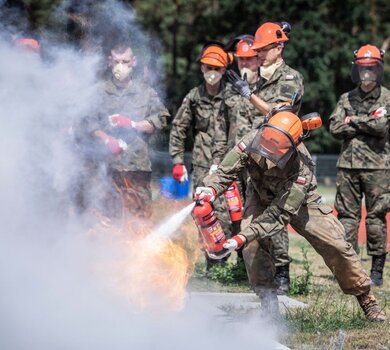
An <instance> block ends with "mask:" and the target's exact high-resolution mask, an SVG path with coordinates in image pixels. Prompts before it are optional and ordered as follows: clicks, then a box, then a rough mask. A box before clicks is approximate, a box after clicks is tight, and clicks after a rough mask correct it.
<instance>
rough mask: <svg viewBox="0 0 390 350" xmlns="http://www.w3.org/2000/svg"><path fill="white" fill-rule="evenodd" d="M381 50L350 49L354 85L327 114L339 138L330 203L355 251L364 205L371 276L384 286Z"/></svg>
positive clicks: (385, 122) (389, 158) (386, 98)
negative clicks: (334, 199)
mask: <svg viewBox="0 0 390 350" xmlns="http://www.w3.org/2000/svg"><path fill="white" fill-rule="evenodd" d="M382 78H383V51H381V50H379V49H378V48H377V47H375V46H372V45H364V46H362V47H361V48H360V49H359V50H357V51H356V52H355V57H354V60H353V64H352V81H353V82H354V83H356V84H357V87H356V88H355V89H354V90H352V91H349V92H347V93H345V94H343V95H342V96H341V97H340V100H339V101H338V103H337V106H336V109H335V110H334V111H333V113H332V115H331V117H330V132H331V133H332V135H333V136H334V137H336V138H337V139H341V140H342V141H343V144H342V148H341V153H340V158H339V160H338V163H337V180H336V185H337V193H336V201H335V207H336V210H337V212H338V218H339V220H340V221H341V223H342V224H343V225H344V228H345V232H346V238H347V241H348V242H350V243H351V244H352V246H353V247H354V249H355V250H356V252H359V247H358V229H359V224H360V220H361V205H362V200H363V195H364V201H365V206H366V209H367V217H366V233H367V253H368V255H370V256H372V268H371V279H372V282H373V284H374V285H377V286H380V285H382V284H383V268H384V265H385V260H386V254H387V252H386V242H387V226H386V213H387V205H386V203H385V201H384V196H383V195H384V194H385V193H387V192H388V188H389V175H390V172H389V169H390V154H389V148H388V143H389V127H390V120H389V117H390V91H389V90H387V89H386V88H385V87H383V86H381V85H380V84H381V80H382Z"/></svg>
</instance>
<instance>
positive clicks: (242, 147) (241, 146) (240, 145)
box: [238, 141, 246, 152]
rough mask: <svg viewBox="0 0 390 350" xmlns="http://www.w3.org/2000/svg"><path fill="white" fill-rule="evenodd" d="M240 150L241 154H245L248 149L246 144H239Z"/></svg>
mask: <svg viewBox="0 0 390 350" xmlns="http://www.w3.org/2000/svg"><path fill="white" fill-rule="evenodd" d="M238 148H239V149H240V151H241V152H244V150H245V148H246V144H245V143H244V142H243V141H241V142H240V143H239V144H238Z"/></svg>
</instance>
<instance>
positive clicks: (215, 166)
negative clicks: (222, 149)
mask: <svg viewBox="0 0 390 350" xmlns="http://www.w3.org/2000/svg"><path fill="white" fill-rule="evenodd" d="M217 169H218V165H217V164H213V165H212V166H211V167H210V170H209V175H210V174H214V173H215V172H216V171H217Z"/></svg>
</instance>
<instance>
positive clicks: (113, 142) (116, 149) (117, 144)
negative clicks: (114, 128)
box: [104, 136, 127, 155]
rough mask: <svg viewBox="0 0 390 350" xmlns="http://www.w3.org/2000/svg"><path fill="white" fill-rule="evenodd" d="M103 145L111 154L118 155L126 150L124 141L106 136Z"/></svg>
mask: <svg viewBox="0 0 390 350" xmlns="http://www.w3.org/2000/svg"><path fill="white" fill-rule="evenodd" d="M104 143H105V145H106V146H107V148H108V149H109V150H110V152H111V153H112V154H115V155H116V154H120V153H122V152H123V151H125V150H126V149H127V144H126V142H125V141H123V140H121V139H118V140H117V139H116V138H115V137H112V136H107V138H106V139H105V140H104Z"/></svg>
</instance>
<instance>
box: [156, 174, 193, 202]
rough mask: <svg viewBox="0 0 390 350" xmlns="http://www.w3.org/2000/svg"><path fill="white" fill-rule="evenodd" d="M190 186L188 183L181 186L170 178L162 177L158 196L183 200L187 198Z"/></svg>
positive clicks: (185, 182)
mask: <svg viewBox="0 0 390 350" xmlns="http://www.w3.org/2000/svg"><path fill="white" fill-rule="evenodd" d="M189 189H190V185H189V181H188V180H186V181H184V183H183V184H180V183H178V182H177V181H175V180H174V179H173V178H172V177H170V176H163V177H162V178H161V179H160V194H161V195H162V196H164V197H166V198H170V199H183V198H187V197H188V193H189Z"/></svg>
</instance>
